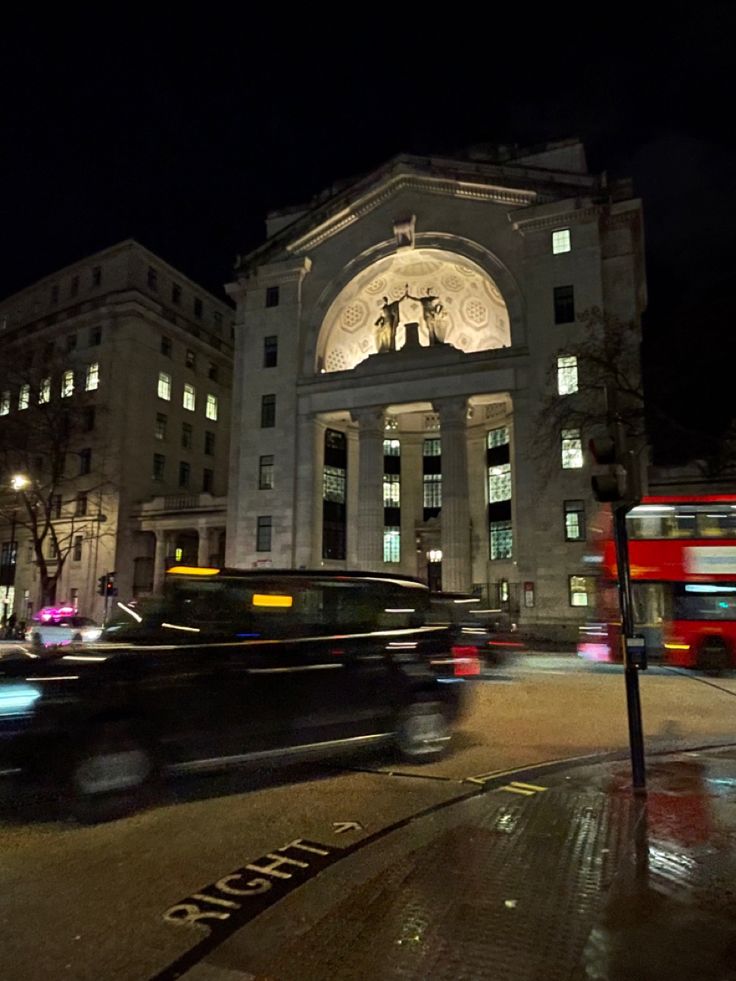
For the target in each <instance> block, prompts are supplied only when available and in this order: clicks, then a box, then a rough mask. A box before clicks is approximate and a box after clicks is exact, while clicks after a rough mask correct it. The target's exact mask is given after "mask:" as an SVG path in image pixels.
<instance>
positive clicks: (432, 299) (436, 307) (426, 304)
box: [407, 288, 443, 344]
mask: <svg viewBox="0 0 736 981" xmlns="http://www.w3.org/2000/svg"><path fill="white" fill-rule="evenodd" d="M407 297H408V299H410V300H415V301H416V302H418V303H421V305H422V316H423V317H424V323H425V324H426V326H427V333H428V334H429V343H430V344H440V343H441V340H442V339H441V338H440V336H439V333H438V331H439V328H440V314H441V313H442V309H443V308H442V304H441V303H438V302H437V301H438V300H439V297H437V296H434V295H433V294H432V290H431V289H429V288H428V289H427V295H426V296H408V293H407Z"/></svg>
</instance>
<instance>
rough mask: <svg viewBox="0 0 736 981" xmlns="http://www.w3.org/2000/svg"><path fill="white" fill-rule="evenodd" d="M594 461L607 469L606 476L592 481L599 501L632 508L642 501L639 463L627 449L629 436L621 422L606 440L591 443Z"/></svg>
mask: <svg viewBox="0 0 736 981" xmlns="http://www.w3.org/2000/svg"><path fill="white" fill-rule="evenodd" d="M588 447H589V449H590V452H591V455H592V457H593V459H594V461H595V462H596V463H597V464H598V465H599V466H601V467H603V466H605V467H606V468H607V470H606V472H605V473H600V474H595V475H594V476H593V477H591V481H590V482H591V486H592V487H593V496H594V497H595V499H596V500H597V501H606V502H608V503H610V504H631V503H634V502H636V501H638V500H639V499H640V497H641V481H640V475H639V460H638V457H637V455H636V453H634V451H633V450H630V449H628V447H627V446H626V433H625V432H624V428H623V426H622V424H621V423H620V422H618V421H617V422H615V423H613V425H612V426H611V427H610V428H609V431H608V434H607V435H605V436H601V437H598V438H596V439H591V440H590V442H589V443H588Z"/></svg>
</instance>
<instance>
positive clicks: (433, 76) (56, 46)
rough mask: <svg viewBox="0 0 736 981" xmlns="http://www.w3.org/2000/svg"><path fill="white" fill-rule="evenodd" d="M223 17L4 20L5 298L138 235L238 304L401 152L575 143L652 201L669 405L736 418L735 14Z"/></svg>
mask: <svg viewBox="0 0 736 981" xmlns="http://www.w3.org/2000/svg"><path fill="white" fill-rule="evenodd" d="M548 6H549V5H548ZM214 9H215V11H216V12H215V13H214V14H212V13H209V9H208V8H205V7H200V15H199V16H198V17H197V16H195V15H194V14H191V13H187V12H184V11H183V8H181V7H170V8H168V9H167V11H166V12H165V13H164V12H161V13H152V12H151V11H147V12H145V13H141V14H139V15H137V16H136V17H135V18H133V17H132V15H130V14H127V13H126V14H123V13H122V12H121V13H120V14H119V15H118V16H117V17H114V16H113V15H112V14H103V13H100V8H99V7H89V8H85V9H84V10H83V11H82V12H78V13H75V12H73V11H72V10H71V8H64V9H63V11H62V14H61V15H57V16H58V20H57V21H56V22H52V21H51V20H48V19H46V18H45V17H44V19H41V18H40V17H39V18H37V19H36V20H34V19H33V18H32V17H31V16H30V15H29V16H28V17H21V16H18V17H17V18H16V19H15V20H10V19H8V18H7V17H6V21H5V25H4V29H3V33H2V38H1V39H0V81H1V83H2V84H1V87H0V92H2V97H1V98H0V122H1V127H2V152H1V155H0V188H2V192H1V197H0V200H1V201H2V204H1V205H0V217H1V218H2V240H3V250H2V252H3V262H2V264H0V297H4V296H7V295H8V294H10V293H12V292H14V291H15V290H18V289H21V288H23V287H24V286H26V285H30V283H32V282H33V281H34V280H36V279H38V278H40V277H42V276H44V275H47V274H49V273H52V272H54V271H55V270H57V269H59V268H61V267H62V266H64V265H66V264H68V263H70V262H73V261H75V260H77V259H80V258H83V257H85V256H86V255H88V254H90V253H92V252H94V251H96V250H98V249H101V248H105V247H107V246H110V245H112V244H114V243H115V242H118V241H120V240H122V239H124V238H127V237H134V238H136V239H138V241H140V242H141V243H142V244H143V245H145V246H147V247H148V248H149V249H152V250H153V251H154V252H156V253H158V254H159V255H161V256H162V257H163V258H164V259H166V260H168V261H169V262H170V263H172V264H173V265H174V266H176V267H178V268H180V269H181V270H182V271H183V272H184V273H186V274H187V275H189V276H190V277H191V278H192V279H194V280H195V281H198V282H200V283H201V284H202V285H204V286H206V287H208V288H209V289H211V290H212V291H213V292H214V293H215V294H216V295H218V296H223V295H224V294H223V290H222V284H223V283H224V282H226V281H228V280H229V279H230V275H231V270H232V265H233V261H234V258H235V255H236V254H237V253H242V252H247V251H249V250H250V249H251V248H253V247H255V246H256V245H258V244H259V243H260V242H261V241H262V238H263V230H264V225H263V220H264V217H265V214H266V212H267V211H268V210H269V209H271V208H280V207H284V206H287V205H290V204H297V203H300V202H301V201H303V200H306V199H308V198H309V197H311V195H313V194H314V193H316V192H318V191H320V190H322V189H323V188H325V187H327V186H328V185H330V184H331V183H332V182H333V181H335V180H339V179H342V178H345V177H350V176H352V175H355V176H358V175H360V174H364V173H366V172H368V171H370V170H371V169H373V168H374V167H377V166H380V164H381V163H383V162H384V161H385V160H387V159H388V158H389V157H391V156H393V155H395V154H397V153H401V152H409V153H418V154H429V153H433V154H443V153H444V154H446V153H451V152H452V151H453V150H456V149H459V148H462V147H464V146H467V145H470V144H472V143H480V142H498V143H508V142H517V143H521V144H534V143H539V142H542V141H544V140H549V139H562V138H567V137H573V136H577V137H580V138H581V139H582V140H583V141H584V143H585V145H586V148H587V152H588V161H589V164H590V166H591V168H592V169H593V170H595V171H600V170H607V171H608V173H609V175H610V176H612V177H616V176H631V177H632V178H633V179H634V187H635V192H636V193H637V194H638V195H639V196H640V197H641V198H642V199H643V203H644V220H645V234H646V242H647V271H648V281H649V310H648V313H647V316H646V320H645V328H646V347H645V350H646V361H647V371H648V374H649V375H651V376H652V377H653V378H654V379H655V382H654V384H655V385H656V388H657V392H658V397H660V398H662V399H664V400H668V401H669V402H670V404H671V405H672V406H673V407H674V408H678V409H679V411H680V412H681V413H684V412H686V413H687V415H688V416H689V418H690V419H691V420H693V421H697V422H698V423H700V424H702V425H703V426H704V427H706V428H708V429H711V430H712V429H714V428H717V426H718V425H719V424H720V423H721V422H723V421H725V420H726V417H727V416H729V415H733V414H734V409H733V396H732V393H733V391H734V388H735V387H736V386H734V384H733V377H734V367H735V366H736V359H735V357H734V355H736V341H735V340H734V335H736V330H735V324H734V309H733V304H732V303H731V302H730V301H731V297H730V293H729V292H728V291H727V285H726V284H727V282H729V281H730V274H731V266H732V263H733V260H734V255H735V253H736V249H735V248H734V246H735V244H736V233H735V232H734V229H735V228H736V220H735V218H736V214H735V212H736V208H735V205H736V127H735V126H734V122H733V97H734V88H735V87H734V83H733V61H734V58H733V51H732V47H733V37H734V28H735V27H736V14H734V13H733V10H734V7H733V6H732V5H731V4H729V3H714V4H708V3H701V4H699V5H692V4H682V3H669V4H667V5H660V4H654V5H652V12H651V13H648V12H647V8H646V7H645V5H644V4H641V3H640V4H638V5H633V4H626V3H623V4H615V3H610V4H606V5H605V6H603V5H593V4H590V5H576V4H560V5H556V6H555V8H554V10H551V11H550V12H548V13H547V14H541V15H540V14H539V13H537V12H536V11H535V9H534V8H533V7H532V6H531V5H528V6H526V7H524V8H522V7H521V6H519V8H518V9H519V13H518V14H511V13H508V14H498V13H496V12H495V11H493V10H491V11H489V12H484V13H481V12H480V11H476V12H472V11H471V10H470V9H469V8H468V9H464V8H463V9H460V8H458V10H457V11H456V12H455V11H453V9H452V8H445V9H444V10H440V11H439V12H435V13H432V14H431V15H430V12H429V8H425V9H426V13H423V14H422V13H416V14H415V15H414V17H413V21H412V18H410V17H409V14H408V12H407V13H406V14H405V15H403V16H404V18H406V19H405V20H404V21H403V22H402V19H401V15H399V14H396V13H395V12H394V11H393V10H392V8H390V7H387V6H381V7H375V8H368V7H360V8H357V7H356V8H347V7H343V8H335V9H334V10H332V9H331V12H330V13H328V11H327V8H325V9H324V10H321V11H320V10H318V9H317V8H314V9H313V10H312V11H305V12H304V13H303V14H301V15H297V14H295V13H294V12H293V11H292V10H291V9H290V8H288V9H287V8H285V7H281V6H278V7H275V8H273V9H274V15H273V16H271V17H269V16H267V15H264V14H254V13H253V11H252V10H251V11H249V12H248V13H247V14H246V13H245V12H240V13H232V12H230V13H227V14H225V13H224V12H223V13H217V10H218V9H220V8H216V7H215V8H214ZM420 9H421V8H420ZM204 10H208V13H207V16H206V17H203V15H202V11H204ZM453 15H454V16H453ZM655 15H656V16H655ZM480 17H484V18H485V20H481V19H478V18H480ZM646 17H648V18H649V19H648V20H646V19H642V18H646ZM284 31H286V32H287V33H288V38H286V39H285V38H284V36H283V33H284Z"/></svg>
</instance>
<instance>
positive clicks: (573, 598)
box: [568, 576, 594, 606]
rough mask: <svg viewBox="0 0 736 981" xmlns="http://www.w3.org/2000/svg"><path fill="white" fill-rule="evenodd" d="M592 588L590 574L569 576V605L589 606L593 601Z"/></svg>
mask: <svg viewBox="0 0 736 981" xmlns="http://www.w3.org/2000/svg"><path fill="white" fill-rule="evenodd" d="M593 588H594V586H593V578H592V576H569V577H568V595H569V598H570V606H590V605H591V603H592V602H593V599H592V597H593Z"/></svg>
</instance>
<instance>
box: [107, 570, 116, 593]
mask: <svg viewBox="0 0 736 981" xmlns="http://www.w3.org/2000/svg"><path fill="white" fill-rule="evenodd" d="M105 595H106V596H114V595H115V573H114V572H108V574H107V582H106V584H105Z"/></svg>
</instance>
